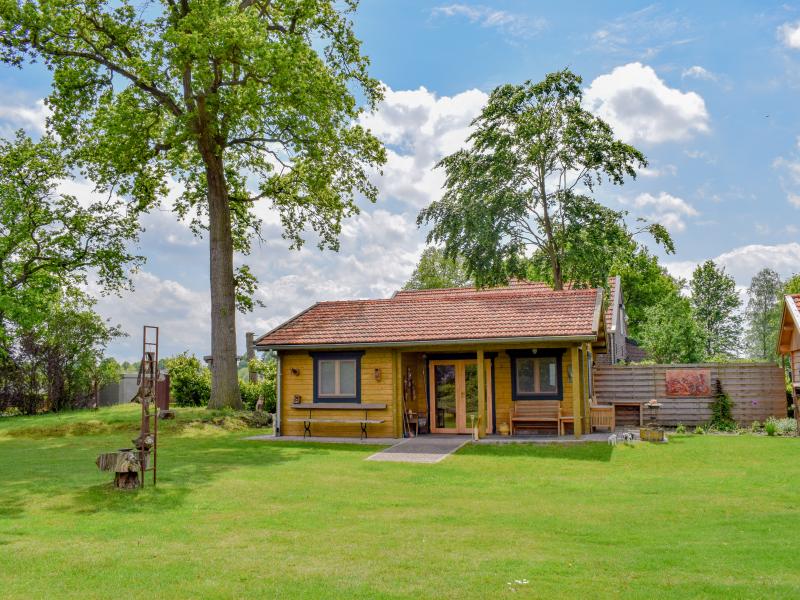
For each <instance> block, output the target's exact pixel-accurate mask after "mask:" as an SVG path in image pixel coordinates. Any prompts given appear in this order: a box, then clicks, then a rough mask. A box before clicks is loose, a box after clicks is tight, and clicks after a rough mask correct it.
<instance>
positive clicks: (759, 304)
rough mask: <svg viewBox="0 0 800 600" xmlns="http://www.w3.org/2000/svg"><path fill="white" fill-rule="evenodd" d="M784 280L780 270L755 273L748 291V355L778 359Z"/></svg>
mask: <svg viewBox="0 0 800 600" xmlns="http://www.w3.org/2000/svg"><path fill="white" fill-rule="evenodd" d="M782 291H783V282H782V281H781V278H780V276H779V275H778V273H777V272H775V271H773V270H772V269H768V268H765V269H762V270H761V271H759V272H758V273H756V274H755V275H754V276H753V279H752V280H751V281H750V287H749V288H748V290H747V296H748V300H747V308H746V309H745V318H746V320H747V331H746V338H745V343H746V345H747V350H748V354H749V355H750V356H751V357H752V358H757V359H760V360H776V359H777V354H776V346H777V342H778V340H777V337H778V327H779V324H780V319H781V313H782V310H783V306H782V298H781V296H782Z"/></svg>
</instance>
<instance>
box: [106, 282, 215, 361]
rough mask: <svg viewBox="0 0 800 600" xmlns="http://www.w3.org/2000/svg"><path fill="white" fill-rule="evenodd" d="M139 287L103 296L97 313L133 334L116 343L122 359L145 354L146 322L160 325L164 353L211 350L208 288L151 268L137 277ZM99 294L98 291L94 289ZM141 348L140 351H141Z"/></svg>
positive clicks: (113, 347)
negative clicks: (142, 337) (194, 286)
mask: <svg viewBox="0 0 800 600" xmlns="http://www.w3.org/2000/svg"><path fill="white" fill-rule="evenodd" d="M133 282H134V286H135V289H134V291H132V292H124V293H123V294H122V296H121V297H117V296H101V297H99V300H98V302H97V306H96V307H95V308H96V310H97V312H98V313H99V314H100V315H101V316H103V317H105V318H108V319H109V320H110V322H111V323H112V324H114V325H121V326H122V329H123V330H124V331H125V332H127V333H128V335H129V336H130V337H128V338H125V339H123V340H119V341H117V342H115V343H114V344H113V345H112V352H114V353H115V354H116V355H117V356H118V357H119V358H120V359H127V360H131V359H135V358H136V357H137V356H138V355H139V354H140V353H141V343H142V340H141V335H142V325H145V324H146V325H157V326H159V327H160V334H161V341H162V345H163V347H162V349H161V352H162V355H169V354H175V353H177V352H181V351H183V350H187V349H188V350H190V351H191V352H194V353H195V354H199V355H202V354H204V353H206V352H208V347H209V339H210V326H209V319H210V306H211V304H210V299H209V294H208V290H207V289H203V288H200V289H191V288H189V287H187V286H185V285H183V284H181V283H179V282H177V281H175V280H173V279H168V278H162V277H159V276H158V275H155V274H153V273H151V272H148V271H141V272H139V273H137V274H135V275H134V276H133ZM92 291H93V292H94V295H95V296H98V295H99V294H98V290H92ZM137 348H138V351H137Z"/></svg>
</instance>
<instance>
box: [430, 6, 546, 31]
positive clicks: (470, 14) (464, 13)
mask: <svg viewBox="0 0 800 600" xmlns="http://www.w3.org/2000/svg"><path fill="white" fill-rule="evenodd" d="M431 16H434V17H436V16H444V17H464V18H466V19H467V20H468V21H469V22H470V23H475V24H478V25H480V26H481V27H490V28H494V29H499V30H501V31H502V32H503V33H505V34H507V35H511V36H514V37H520V38H529V37H533V36H535V35H536V34H538V33H539V32H541V31H542V30H543V29H544V28H546V27H547V20H546V19H543V18H541V17H529V16H527V15H522V14H516V13H510V12H508V11H505V10H499V9H496V8H491V7H488V6H483V5H477V4H476V5H472V4H448V5H444V6H437V7H435V8H434V9H433V10H432V11H431Z"/></svg>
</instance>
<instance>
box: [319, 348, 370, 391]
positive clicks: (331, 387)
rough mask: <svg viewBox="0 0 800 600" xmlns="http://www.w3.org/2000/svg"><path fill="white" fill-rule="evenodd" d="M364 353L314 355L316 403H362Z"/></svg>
mask: <svg viewBox="0 0 800 600" xmlns="http://www.w3.org/2000/svg"><path fill="white" fill-rule="evenodd" d="M362 354H363V353H362V352H324V353H312V357H313V359H314V402H353V403H360V402H361V355H362Z"/></svg>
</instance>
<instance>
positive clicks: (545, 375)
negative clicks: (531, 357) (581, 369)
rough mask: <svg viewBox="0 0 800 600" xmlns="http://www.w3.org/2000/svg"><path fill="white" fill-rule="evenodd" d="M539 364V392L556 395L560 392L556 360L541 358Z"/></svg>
mask: <svg viewBox="0 0 800 600" xmlns="http://www.w3.org/2000/svg"><path fill="white" fill-rule="evenodd" d="M538 363H539V391H540V392H542V393H543V394H555V393H556V392H557V391H558V379H557V376H558V374H557V373H556V367H557V366H558V363H557V361H556V359H555V358H540V359H539V360H538Z"/></svg>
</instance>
